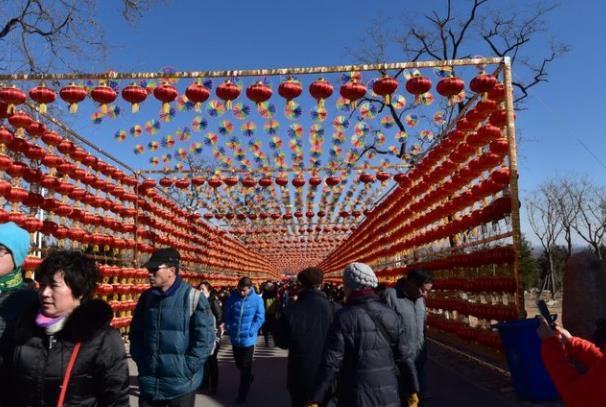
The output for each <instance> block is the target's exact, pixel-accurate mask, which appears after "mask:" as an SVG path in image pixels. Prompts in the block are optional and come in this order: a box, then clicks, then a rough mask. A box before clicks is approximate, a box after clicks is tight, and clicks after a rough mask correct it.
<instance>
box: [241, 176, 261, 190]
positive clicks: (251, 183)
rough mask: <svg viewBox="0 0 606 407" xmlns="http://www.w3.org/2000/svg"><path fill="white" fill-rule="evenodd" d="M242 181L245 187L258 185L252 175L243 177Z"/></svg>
mask: <svg viewBox="0 0 606 407" xmlns="http://www.w3.org/2000/svg"><path fill="white" fill-rule="evenodd" d="M240 182H241V183H242V185H243V186H244V187H245V188H252V187H254V186H255V185H257V181H255V179H254V178H252V177H248V176H247V177H244V178H242V179H241V180H240Z"/></svg>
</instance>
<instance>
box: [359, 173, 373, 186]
mask: <svg viewBox="0 0 606 407" xmlns="http://www.w3.org/2000/svg"><path fill="white" fill-rule="evenodd" d="M360 182H362V183H364V184H370V183H371V182H375V177H374V175H372V174H367V173H364V174H360Z"/></svg>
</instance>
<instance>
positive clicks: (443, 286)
mask: <svg viewBox="0 0 606 407" xmlns="http://www.w3.org/2000/svg"><path fill="white" fill-rule="evenodd" d="M432 289H433V290H437V291H442V290H446V291H464V292H468V293H476V294H477V293H490V292H508V293H514V292H516V290H517V285H516V280H515V278H513V277H481V278H474V279H464V278H443V279H436V280H434V281H433V286H432Z"/></svg>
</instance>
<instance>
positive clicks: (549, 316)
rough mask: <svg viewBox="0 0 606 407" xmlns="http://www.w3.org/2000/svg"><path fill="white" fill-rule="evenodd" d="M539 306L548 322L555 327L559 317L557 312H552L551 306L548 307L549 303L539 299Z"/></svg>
mask: <svg viewBox="0 0 606 407" xmlns="http://www.w3.org/2000/svg"><path fill="white" fill-rule="evenodd" d="M537 307H538V308H539V312H540V313H541V315H542V316H543V318H545V320H546V321H547V323H548V324H549V326H550V327H551V328H555V321H556V319H557V318H558V316H557V315H556V314H550V313H549V308H547V304H546V303H545V301H543V300H539V301H537Z"/></svg>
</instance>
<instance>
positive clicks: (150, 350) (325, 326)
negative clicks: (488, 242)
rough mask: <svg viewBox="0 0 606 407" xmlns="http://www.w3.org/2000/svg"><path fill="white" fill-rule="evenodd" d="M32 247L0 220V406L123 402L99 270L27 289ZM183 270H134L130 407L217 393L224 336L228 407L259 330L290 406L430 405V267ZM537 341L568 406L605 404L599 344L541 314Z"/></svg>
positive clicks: (175, 259)
mask: <svg viewBox="0 0 606 407" xmlns="http://www.w3.org/2000/svg"><path fill="white" fill-rule="evenodd" d="M29 250H30V237H29V234H28V233H27V232H26V231H25V230H23V229H22V228H20V227H19V226H17V225H16V224H14V223H5V224H2V225H0V383H2V384H3V389H6V390H3V391H2V392H0V407H21V406H63V405H66V406H67V405H73V406H76V405H77V406H128V405H129V370H128V365H127V352H126V347H125V342H124V338H122V337H121V335H120V334H119V332H118V331H116V330H115V329H113V328H111V325H110V323H111V320H112V316H113V313H112V309H111V307H110V306H109V305H108V304H107V303H106V302H105V301H103V300H101V299H98V298H95V296H94V292H95V288H96V286H97V283H98V282H99V279H100V273H99V270H98V268H97V265H96V263H95V262H94V261H93V260H91V259H90V258H89V257H87V256H86V255H84V254H82V253H81V252H78V251H70V250H55V251H50V252H49V253H48V254H47V256H46V257H45V258H44V259H43V261H42V262H41V264H40V266H39V267H38V268H37V269H36V271H35V274H34V275H35V287H32V286H31V285H28V284H25V282H24V278H23V273H22V270H21V266H22V264H23V262H24V260H25V257H26V255H27V253H28V252H29ZM180 263H181V257H180V253H179V252H178V251H177V250H175V249H173V248H163V249H158V250H156V251H155V252H154V253H153V254H152V255H151V257H150V258H149V259H148V261H147V262H146V263H145V264H144V267H145V268H146V269H147V270H148V272H149V282H150V288H149V289H148V290H146V291H145V292H144V293H143V294H142V295H141V297H140V299H139V301H138V303H137V305H136V308H135V311H134V314H133V319H132V323H131V327H130V332H129V338H128V340H129V341H128V342H129V345H130V355H131V357H132V359H133V361H134V362H135V363H136V365H137V369H138V385H139V406H158V407H160V406H170V407H192V406H194V403H195V397H196V393H197V392H198V391H200V390H202V391H206V392H209V393H210V394H216V393H217V390H218V383H219V363H218V360H217V356H218V352H219V348H220V346H221V338H222V336H223V335H224V334H227V335H229V340H230V341H231V346H232V350H233V358H234V362H235V365H236V367H237V369H238V370H239V372H240V378H239V384H238V386H237V393H236V399H235V402H236V403H237V404H244V403H246V401H247V397H248V394H249V391H250V388H251V385H252V384H253V382H254V375H253V356H254V352H255V346H256V344H257V340H258V337H259V335H260V334H262V335H263V338H264V341H265V345H266V346H270V345H272V341H273V345H275V346H279V347H281V348H284V349H288V364H287V368H286V371H287V389H288V392H289V394H290V398H291V404H292V406H293V407H302V406H308V407H312V406H342V407H345V406H347V407H356V406H393V407H399V406H417V405H419V404H420V403H422V401H423V400H426V399H428V398H430V394H429V391H428V388H427V379H426V374H425V362H426V360H427V346H426V339H425V337H426V318H427V309H426V305H425V297H426V295H427V293H428V292H429V291H430V290H431V286H432V275H431V273H430V272H428V271H425V270H421V269H416V270H411V271H409V272H408V273H407V275H406V277H403V278H401V279H400V280H398V282H397V283H396V284H395V286H394V287H393V288H387V287H385V286H382V285H380V284H379V282H378V279H377V276H376V275H375V273H374V272H373V270H372V269H371V267H369V266H368V265H366V264H363V263H351V264H349V265H348V266H347V267H346V268H345V270H344V272H343V279H342V281H343V284H342V285H334V284H329V283H326V284H325V283H324V281H323V273H322V271H321V270H320V269H318V268H313V267H312V268H307V269H305V270H302V271H301V272H300V273H299V274H298V275H297V279H296V280H294V281H290V282H270V281H266V282H264V283H261V284H260V285H259V286H258V287H257V286H255V285H254V282H253V281H252V280H251V279H250V278H249V277H242V278H241V279H240V280H239V282H238V285H237V287H235V288H233V289H231V288H230V287H221V288H218V289H215V288H214V287H213V286H212V284H211V283H210V282H208V281H204V282H202V283H201V284H200V285H199V286H198V287H192V286H191V285H190V284H188V283H187V282H185V281H184V280H183V279H182V278H181V276H180V275H179V270H180ZM538 334H539V336H540V338H541V339H542V340H543V345H542V354H543V357H544V360H545V365H546V368H547V370H548V372H549V373H550V375H551V376H552V378H553V381H554V383H555V385H556V386H557V388H558V390H559V391H560V393H561V395H562V397H563V399H564V400H565V401H566V403H567V404H569V405H571V406H576V405H579V406H581V405H582V406H594V405H595V406H598V405H603V404H600V403H602V402H603V400H606V394H605V393H604V388H603V387H602V386H599V384H600V383H601V382H603V381H604V379H605V378H606V354H605V353H604V350H600V348H599V347H598V346H596V345H595V344H592V343H591V342H589V341H586V340H583V339H580V338H576V337H573V336H572V335H570V333H569V332H568V331H566V330H565V329H563V328H562V327H560V326H553V325H551V326H550V325H549V324H548V323H547V321H545V320H542V321H541V325H540V328H539V331H538ZM602 345H603V344H602ZM579 367H582V368H579ZM5 386H6V387H5ZM234 387H235V384H234Z"/></svg>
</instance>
